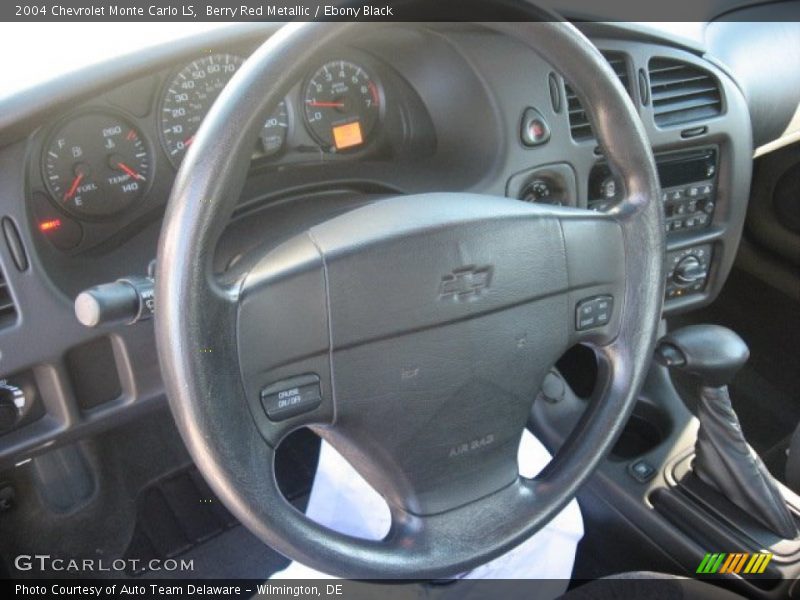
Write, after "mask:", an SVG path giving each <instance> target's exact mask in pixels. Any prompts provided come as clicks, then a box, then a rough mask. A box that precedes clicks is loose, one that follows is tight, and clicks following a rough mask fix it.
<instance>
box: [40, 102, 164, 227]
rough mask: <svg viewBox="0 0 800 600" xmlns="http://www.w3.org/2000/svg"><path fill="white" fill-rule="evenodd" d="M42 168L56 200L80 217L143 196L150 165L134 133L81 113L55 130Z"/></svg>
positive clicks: (117, 122)
mask: <svg viewBox="0 0 800 600" xmlns="http://www.w3.org/2000/svg"><path fill="white" fill-rule="evenodd" d="M42 164H43V169H44V177H45V183H46V185H47V189H48V190H49V192H50V194H51V195H52V196H53V198H54V199H55V200H56V202H57V203H59V204H60V205H61V206H63V207H64V208H65V209H67V210H68V211H70V212H73V213H76V214H77V215H79V216H83V217H103V216H107V215H111V214H114V213H116V212H119V211H120V210H122V209H124V208H127V207H128V206H129V205H130V204H131V202H133V201H134V200H135V199H137V198H139V197H140V196H141V195H142V193H143V192H144V190H145V188H146V187H147V182H148V181H149V179H150V173H151V167H152V162H151V160H150V153H149V151H148V149H147V145H146V144H145V142H144V140H143V139H142V135H141V134H140V133H139V131H138V130H137V129H136V128H135V127H134V126H132V125H131V124H130V123H128V122H127V121H125V120H123V119H122V118H120V117H117V116H114V115H111V114H105V113H96V114H84V115H80V116H77V117H75V118H73V119H71V120H70V121H68V122H66V123H65V124H63V125H62V126H61V127H59V128H58V129H57V130H56V131H55V132H54V133H53V134H52V135H51V137H50V139H49V142H48V144H47V147H46V148H45V154H44V157H43V160H42Z"/></svg>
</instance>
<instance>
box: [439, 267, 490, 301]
mask: <svg viewBox="0 0 800 600" xmlns="http://www.w3.org/2000/svg"><path fill="white" fill-rule="evenodd" d="M491 283H492V267H491V266H489V265H486V266H483V267H477V266H475V265H468V266H466V267H460V268H458V269H455V270H454V271H453V272H452V273H448V274H447V275H445V276H444V277H442V282H441V283H440V284H439V299H440V300H444V299H447V298H451V299H453V300H468V299H470V298H474V297H476V296H479V295H480V294H481V293H482V292H483V291H484V290H486V289H487V288H488V287H489V285H490V284H491Z"/></svg>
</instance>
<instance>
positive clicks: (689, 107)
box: [648, 58, 722, 127]
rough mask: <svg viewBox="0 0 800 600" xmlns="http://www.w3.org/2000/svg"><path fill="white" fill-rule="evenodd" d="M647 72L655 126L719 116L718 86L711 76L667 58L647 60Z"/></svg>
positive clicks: (687, 64)
mask: <svg viewBox="0 0 800 600" xmlns="http://www.w3.org/2000/svg"><path fill="white" fill-rule="evenodd" d="M648 70H649V73H650V96H651V97H652V101H653V113H654V117H655V122H656V125H659V126H661V127H665V126H669V125H678V124H680V123H690V122H692V121H698V120H701V119H707V118H709V117H714V116H716V115H718V114H720V113H721V112H722V95H721V92H720V88H719V84H718V83H717V80H716V79H715V78H714V76H713V75H711V73H709V72H707V71H704V70H703V69H701V68H699V67H696V66H694V65H691V64H689V63H685V62H683V61H679V60H673V59H670V58H653V59H651V60H650V64H649V69H648Z"/></svg>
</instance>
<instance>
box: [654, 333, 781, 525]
mask: <svg viewBox="0 0 800 600" xmlns="http://www.w3.org/2000/svg"><path fill="white" fill-rule="evenodd" d="M749 356H750V352H749V350H748V349H747V345H746V344H745V343H744V341H743V340H742V338H740V337H739V336H738V335H736V334H735V333H734V332H733V331H731V330H730V329H726V328H724V327H719V326H717V325H692V326H689V327H684V328H682V329H678V330H677V331H673V332H672V333H670V334H668V335H666V336H664V337H663V338H661V340H660V341H659V342H658V344H657V346H656V354H655V358H656V360H657V361H658V362H659V363H661V364H662V365H664V366H667V367H669V368H671V369H675V370H680V371H684V372H686V373H689V374H691V375H693V376H695V377H696V378H697V379H698V380H699V381H700V398H699V402H698V409H697V417H698V419H699V420H700V431H699V432H698V435H697V442H696V447H695V450H696V457H695V460H694V472H695V474H696V475H697V476H698V477H699V478H700V479H701V480H702V481H703V482H705V483H706V484H708V485H710V486H711V487H713V488H715V489H716V490H717V491H719V492H720V493H722V495H724V496H726V497H727V498H728V499H729V500H731V501H732V502H733V503H734V504H736V505H737V506H738V507H739V508H742V509H743V510H745V511H746V512H747V513H749V514H750V515H751V516H753V517H754V518H756V519H757V520H759V521H760V522H761V523H762V524H763V525H765V526H766V527H767V528H769V529H770V530H771V531H772V532H773V533H775V534H777V535H780V536H781V537H783V538H786V539H793V538H794V537H795V536H796V535H797V526H796V524H795V521H794V519H793V518H792V515H791V514H790V513H789V509H788V508H787V507H786V502H785V501H784V499H783V496H782V494H781V492H780V490H779V489H778V486H777V484H776V483H775V480H774V479H773V478H772V475H770V473H769V471H768V470H767V468H766V466H764V463H763V462H762V461H761V459H760V458H759V457H758V455H757V454H756V453H755V451H754V450H753V449H752V448H750V446H749V445H748V444H747V441H746V440H745V439H744V434H743V433H742V428H741V425H740V424H739V419H738V417H737V416H736V413H735V412H734V410H733V407H732V406H731V400H730V396H729V395H728V383H730V381H731V380H732V379H733V376H734V375H735V374H736V372H737V371H738V370H739V369H740V368H741V367H742V366H743V365H744V364H745V362H747V359H748V357H749Z"/></svg>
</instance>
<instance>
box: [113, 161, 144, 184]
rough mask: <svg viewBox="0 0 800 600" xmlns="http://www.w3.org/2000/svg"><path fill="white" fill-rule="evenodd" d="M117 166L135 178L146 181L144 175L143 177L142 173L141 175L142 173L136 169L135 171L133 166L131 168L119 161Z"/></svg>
mask: <svg viewBox="0 0 800 600" xmlns="http://www.w3.org/2000/svg"><path fill="white" fill-rule="evenodd" d="M117 166H118V167H119V168H120V170H121V171H124V172H125V173H127V174H128V175H130V176H131V177H133V178H134V179H139V180H141V181H144V177H142V175H141V174H139V173H137V172H136V171H134V170H133V169H131V168H130V167H129V166H128V165H126V164H125V163H122V162H118V163H117Z"/></svg>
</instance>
